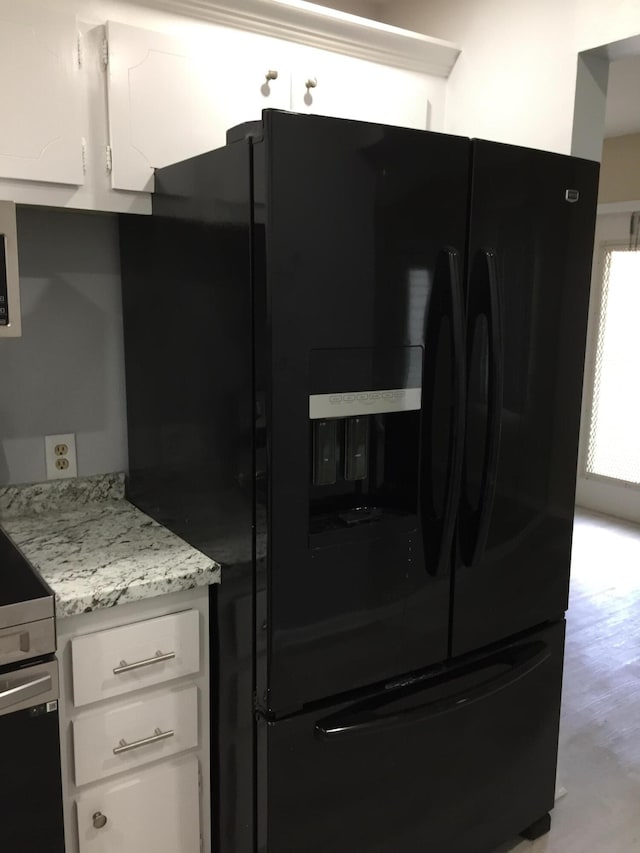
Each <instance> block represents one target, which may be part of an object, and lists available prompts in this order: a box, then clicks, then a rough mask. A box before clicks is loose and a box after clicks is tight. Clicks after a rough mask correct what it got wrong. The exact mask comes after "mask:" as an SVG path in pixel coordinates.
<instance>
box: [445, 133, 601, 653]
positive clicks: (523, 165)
mask: <svg viewBox="0 0 640 853" xmlns="http://www.w3.org/2000/svg"><path fill="white" fill-rule="evenodd" d="M597 181H598V165H597V164H596V163H592V162H589V161H586V160H578V159H576V158H571V157H566V156H562V155H558V154H549V153H546V152H540V151H533V150H529V149H526V148H516V147H512V146H507V145H500V144H497V143H491V142H481V141H474V142H473V165H472V190H471V193H472V195H471V220H470V235H469V248H468V275H467V288H468V292H467V359H468V361H467V375H468V391H467V431H466V439H465V459H464V466H463V479H462V496H461V501H460V509H459V516H458V530H457V533H458V536H457V546H458V547H457V554H456V558H457V559H456V570H455V597H454V606H453V632H452V637H453V639H452V652H453V654H454V655H459V654H462V653H464V652H466V651H469V650H472V649H476V648H479V647H481V646H483V645H486V644H488V643H492V642H495V641H497V640H500V639H501V638H504V637H508V636H510V635H512V634H514V633H516V632H518V631H522V630H525V629H527V628H530V627H532V626H534V625H537V624H541V623H543V622H544V621H546V620H550V619H554V618H557V617H558V616H560V615H561V614H562V613H563V612H564V610H565V609H566V607H567V601H568V584H569V560H570V552H571V535H572V524H573V507H574V491H575V477H576V466H577V452H578V431H579V421H580V403H581V391H582V371H583V360H584V348H585V336H586V324H587V310H588V301H589V282H590V272H591V257H592V241H593V229H594V223H595V210H596V195H597Z"/></svg>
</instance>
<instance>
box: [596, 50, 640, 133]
mask: <svg viewBox="0 0 640 853" xmlns="http://www.w3.org/2000/svg"><path fill="white" fill-rule="evenodd" d="M626 133H640V56H628V57H626V58H625V59H618V60H616V61H615V62H612V63H611V66H610V68H609V87H608V89H607V114H606V118H605V132H604V135H605V136H622V135H623V134H626Z"/></svg>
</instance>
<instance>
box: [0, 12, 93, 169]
mask: <svg viewBox="0 0 640 853" xmlns="http://www.w3.org/2000/svg"><path fill="white" fill-rule="evenodd" d="M77 38H78V35H77V28H76V20H75V17H74V15H71V14H69V13H66V12H64V11H56V12H52V11H50V10H48V9H46V8H42V7H41V6H39V5H37V4H36V3H31V2H29V0H20V2H19V3H16V1H15V0H0V81H2V82H1V83H0V116H1V118H0V178H18V179H24V180H31V181H46V182H52V183H61V184H82V183H84V174H83V165H82V163H83V153H82V129H81V120H80V96H81V93H80V78H79V73H80V69H79V68H78V47H77V44H78V43H77Z"/></svg>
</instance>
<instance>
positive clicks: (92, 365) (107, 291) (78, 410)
mask: <svg viewBox="0 0 640 853" xmlns="http://www.w3.org/2000/svg"><path fill="white" fill-rule="evenodd" d="M18 246H19V264H20V286H21V301H22V328H23V336H22V338H18V339H7V338H5V339H0V484H7V483H31V482H38V481H42V480H44V479H46V474H45V463H44V436H45V435H51V434H55V433H65V432H74V433H76V445H77V453H78V474H79V475H80V476H86V475H89V474H99V473H106V472H109V471H121V470H126V467H127V440H126V411H125V388H124V348H123V334H122V304H121V297H120V261H119V250H118V228H117V219H116V217H115V216H108V215H103V214H90V213H77V212H70V211H62V210H49V209H44V208H28V207H24V208H19V209H18Z"/></svg>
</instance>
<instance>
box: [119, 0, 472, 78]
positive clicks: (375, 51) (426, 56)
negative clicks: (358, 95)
mask: <svg viewBox="0 0 640 853" xmlns="http://www.w3.org/2000/svg"><path fill="white" fill-rule="evenodd" d="M136 3H137V5H140V6H147V7H151V8H153V9H160V10H163V11H166V12H172V13H173V14H178V15H186V16H187V17H190V18H198V19H200V20H204V21H208V22H209V23H213V24H219V25H221V26H225V27H231V28H234V29H241V30H250V31H251V32H255V33H260V34H262V35H266V36H271V37H272V38H280V39H287V40H288V41H294V42H299V43H300V44H306V45H309V46H310V47H317V48H321V49H323V50H332V51H334V52H335V53H343V54H346V55H348V56H355V57H357V58H358V59H367V60H370V61H372V62H379V63H381V64H383V65H392V66H395V67H397V68H405V69H408V70H410V71H419V72H422V73H424V74H432V75H434V76H436V77H445V78H446V77H448V76H449V74H450V72H451V69H452V68H453V66H454V65H455V62H456V60H457V58H458V56H459V55H460V52H461V51H460V48H459V47H457V46H456V45H455V44H452V43H451V42H448V41H443V40H441V39H436V38H430V37H429V36H426V35H423V34H422V33H414V32H411V31H410V30H403V29H400V28H399V27H392V26H390V25H388V24H383V23H380V22H379V21H372V20H369V19H368V18H361V17H359V16H357V15H351V14H348V13H346V12H339V11H337V10H335V9H328V8H325V7H324V6H318V5H317V4H315V3H308V2H306V0H236V2H232V1H231V0H136Z"/></svg>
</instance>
